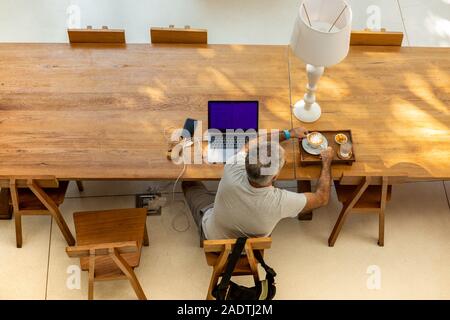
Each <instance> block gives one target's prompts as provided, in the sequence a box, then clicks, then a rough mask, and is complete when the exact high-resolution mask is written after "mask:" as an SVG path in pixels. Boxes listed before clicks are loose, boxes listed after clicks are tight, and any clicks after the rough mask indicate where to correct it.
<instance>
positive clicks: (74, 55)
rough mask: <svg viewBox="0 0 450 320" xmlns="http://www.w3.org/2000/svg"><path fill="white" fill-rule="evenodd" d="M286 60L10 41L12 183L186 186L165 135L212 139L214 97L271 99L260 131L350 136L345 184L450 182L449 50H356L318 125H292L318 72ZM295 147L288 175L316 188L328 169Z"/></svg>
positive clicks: (2, 158)
mask: <svg viewBox="0 0 450 320" xmlns="http://www.w3.org/2000/svg"><path fill="white" fill-rule="evenodd" d="M288 53H289V49H288V48H287V47H286V46H240V45H208V46H203V47H199V46H174V45H157V46H155V45H154V46H151V45H126V46H121V45H92V44H86V45H76V46H70V45H68V44H0V57H1V59H0V132H1V139H0V163H1V166H0V176H2V175H54V176H56V177H57V178H59V179H82V180H86V179H130V180H135V179H136V180H137V179H149V180H150V179H158V180H159V179H175V178H176V177H177V176H178V174H179V173H180V171H181V166H177V165H174V164H173V163H172V162H170V161H169V160H167V159H166V150H167V138H166V136H165V130H164V129H165V128H166V130H167V129H169V130H168V131H170V129H173V128H179V127H182V125H183V123H184V120H185V119H186V118H187V117H191V118H195V119H199V120H202V121H203V125H204V128H203V130H206V126H207V102H208V100H239V99H241V100H259V101H260V128H266V129H272V128H273V129H284V128H289V127H291V126H292V125H294V126H298V125H303V126H306V127H308V128H309V129H311V130H312V129H316V130H326V129H328V130H333V129H335V130H338V129H351V130H352V133H353V138H354V140H355V153H356V155H357V160H358V161H357V162H356V163H355V164H353V166H352V167H346V166H337V167H334V168H333V175H334V176H335V177H338V176H340V174H341V173H342V172H347V173H349V174H350V173H352V174H367V175H381V174H391V173H392V174H405V173H406V174H408V175H409V176H410V177H411V178H418V179H422V178H425V179H434V178H436V179H447V178H450V165H449V159H450V132H449V128H450V115H449V105H450V103H449V102H450V101H449V100H450V94H449V93H450V73H449V72H450V59H449V56H450V49H448V48H447V49H444V48H395V47H353V48H352V49H351V52H350V54H349V56H348V57H347V58H346V60H345V61H344V62H342V63H340V64H338V65H336V66H333V67H330V68H327V69H326V70H325V75H324V76H323V77H322V79H321V80H320V82H319V89H318V92H317V99H318V102H319V103H320V104H321V106H322V112H323V114H322V117H321V118H320V120H319V121H318V122H316V123H314V124H308V125H305V124H302V123H300V122H299V121H298V120H296V119H295V118H293V119H292V118H291V111H290V107H289V105H290V101H291V100H292V102H295V101H297V100H298V99H300V98H301V97H302V96H303V94H304V92H305V86H306V73H305V69H304V64H303V63H302V62H301V61H299V60H298V59H297V58H295V57H293V56H292V55H290V56H289V57H288V55H289V54H288ZM289 70H290V72H289ZM289 79H290V81H289ZM290 85H291V90H290ZM166 132H167V131H166ZM166 135H167V133H166ZM380 141H383V143H380ZM294 145H295V144H293V143H292V142H287V143H286V144H285V147H286V150H287V164H286V166H285V168H284V169H283V172H282V175H281V177H280V178H281V179H295V178H296V179H300V180H301V179H311V178H317V177H318V175H319V168H317V167H309V168H304V167H300V165H299V158H298V157H294V156H295V155H296V154H297V152H298V149H296V150H295V151H294V150H293V149H294V148H297V146H295V147H294ZM221 175H222V166H221V165H208V164H203V165H189V166H188V167H187V171H186V173H185V174H184V175H183V179H202V180H208V179H219V178H220V177H221Z"/></svg>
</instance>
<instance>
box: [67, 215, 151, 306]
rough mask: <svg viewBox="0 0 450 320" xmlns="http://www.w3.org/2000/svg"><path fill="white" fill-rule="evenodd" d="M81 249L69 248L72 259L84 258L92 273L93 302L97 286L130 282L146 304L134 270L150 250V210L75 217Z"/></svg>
mask: <svg viewBox="0 0 450 320" xmlns="http://www.w3.org/2000/svg"><path fill="white" fill-rule="evenodd" d="M73 216H74V223H75V229H76V235H77V246H75V247H67V248H66V252H67V254H68V256H69V257H75V258H80V265H81V269H82V270H87V271H88V272H89V289H88V298H89V300H92V299H94V282H95V281H108V280H128V281H130V283H131V286H132V287H133V290H134V291H135V292H136V295H137V297H138V298H139V299H140V300H146V299H147V298H146V296H145V294H144V291H143V290H142V287H141V285H140V284H139V281H138V280H137V277H136V274H135V273H134V268H136V267H137V266H139V261H140V258H141V248H142V245H145V246H148V234H147V227H146V221H147V210H146V209H144V208H139V209H116V210H107V211H90V212H76V213H74V215H73Z"/></svg>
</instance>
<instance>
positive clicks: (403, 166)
mask: <svg viewBox="0 0 450 320" xmlns="http://www.w3.org/2000/svg"><path fill="white" fill-rule="evenodd" d="M289 57H290V75H291V88H292V90H291V94H292V103H295V102H296V101H298V100H299V99H301V98H302V97H303V95H304V93H305V86H306V84H307V79H306V71H305V65H304V64H303V63H302V62H301V61H300V60H299V59H297V58H296V57H295V56H293V54H292V53H291V52H290V55H289ZM317 101H318V102H319V104H320V106H321V108H322V116H321V118H320V119H319V120H318V121H317V122H316V123H312V124H307V125H305V124H304V123H301V122H300V121H298V120H297V118H295V116H293V126H298V125H303V126H306V127H307V128H308V129H310V130H341V129H351V130H352V136H353V140H354V150H355V155H356V158H357V159H356V160H357V162H355V163H354V164H353V165H352V166H345V165H341V166H333V176H334V177H340V176H341V175H342V173H343V172H345V173H346V174H347V175H351V174H355V175H360V174H365V175H373V176H376V175H382V174H387V175H389V174H391V175H403V174H407V175H408V177H409V178H411V179H449V178H450V48H408V47H401V48H399V47H359V46H354V47H351V49H350V53H349V55H348V56H347V58H346V59H345V60H344V61H343V62H341V63H340V64H338V65H336V66H332V67H329V68H326V69H325V74H324V76H323V77H322V78H321V79H320V81H319V84H318V90H317ZM297 147H298V146H296V148H297ZM297 152H298V148H297V151H296V153H295V155H297ZM295 169H296V178H297V179H298V180H302V179H311V178H317V177H318V176H319V170H320V169H319V168H317V167H301V166H300V163H299V157H298V156H297V157H296V167H295Z"/></svg>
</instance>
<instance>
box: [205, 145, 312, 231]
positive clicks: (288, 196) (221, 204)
mask: <svg viewBox="0 0 450 320" xmlns="http://www.w3.org/2000/svg"><path fill="white" fill-rule="evenodd" d="M245 155H246V154H245V152H239V153H238V154H237V155H235V156H234V157H232V158H230V159H229V160H228V162H227V164H225V169H224V174H223V177H222V179H221V180H220V183H219V188H218V190H217V194H216V198H215V201H214V207H213V208H210V209H209V210H207V211H206V213H205V215H204V216H203V220H202V228H203V232H204V234H205V237H206V238H207V239H234V238H238V237H242V236H245V237H264V236H269V235H270V234H271V233H272V231H273V229H274V228H275V226H276V225H277V223H278V222H279V221H280V220H281V219H283V218H293V217H296V216H297V215H298V214H299V213H300V212H301V211H302V210H303V208H304V207H305V205H306V196H305V195H304V194H302V193H296V192H291V191H287V190H282V189H279V188H275V187H273V186H270V187H264V188H255V187H253V186H252V185H251V184H250V183H249V181H248V178H247V171H246V170H245Z"/></svg>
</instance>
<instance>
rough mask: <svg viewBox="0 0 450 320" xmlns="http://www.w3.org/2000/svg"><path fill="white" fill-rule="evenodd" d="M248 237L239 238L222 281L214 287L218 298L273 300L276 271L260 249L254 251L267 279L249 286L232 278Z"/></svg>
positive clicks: (214, 292) (214, 294) (214, 293)
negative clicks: (239, 283)
mask: <svg viewBox="0 0 450 320" xmlns="http://www.w3.org/2000/svg"><path fill="white" fill-rule="evenodd" d="M246 241H247V238H244V237H242V238H238V239H237V241H236V244H235V245H234V248H233V251H232V252H231V254H230V255H229V257H228V259H227V267H226V269H225V273H224V274H223V276H222V279H221V280H220V283H219V284H218V285H217V286H216V287H215V288H214V290H213V292H212V294H213V296H214V297H215V298H216V299H217V300H272V299H273V298H274V296H275V293H276V287H275V277H276V275H277V274H276V272H275V271H274V270H273V269H272V268H271V267H269V266H268V265H267V264H266V263H265V262H264V259H263V257H262V255H261V252H260V251H259V250H255V251H254V255H255V258H256V260H258V262H259V263H260V264H261V266H262V267H263V268H264V270H265V271H266V279H265V280H261V281H259V283H257V284H256V286H254V287H251V288H248V287H245V286H241V285H238V284H236V283H234V282H232V281H230V280H231V276H232V274H233V271H234V268H235V267H236V264H237V262H238V260H239V258H240V257H241V253H242V250H243V249H244V246H245V242H246Z"/></svg>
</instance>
